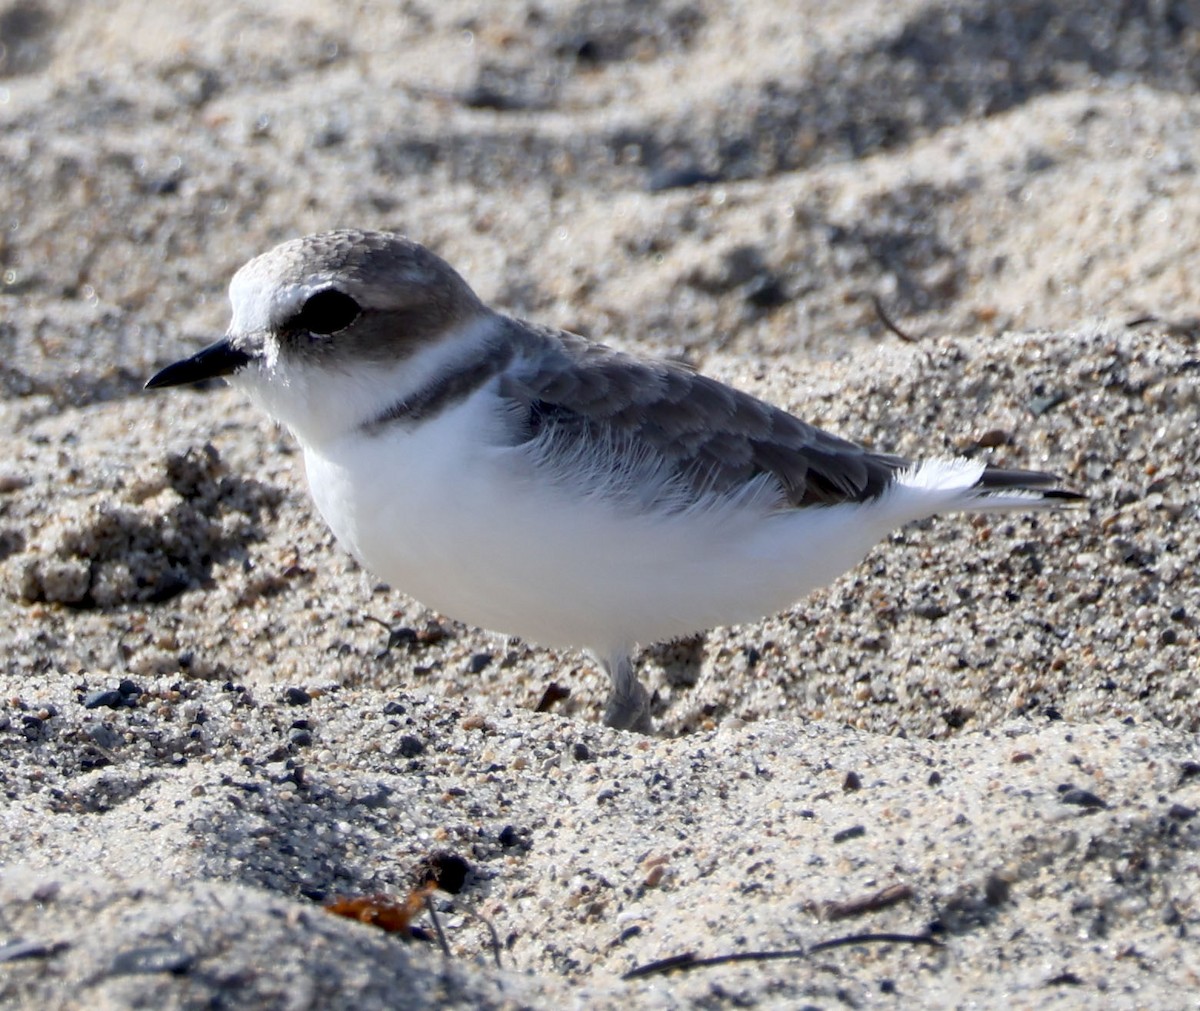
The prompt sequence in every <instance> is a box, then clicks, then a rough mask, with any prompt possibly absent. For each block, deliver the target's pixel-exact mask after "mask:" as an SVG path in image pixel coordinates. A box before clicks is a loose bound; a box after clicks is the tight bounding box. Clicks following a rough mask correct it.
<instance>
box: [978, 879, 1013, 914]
mask: <svg viewBox="0 0 1200 1011" xmlns="http://www.w3.org/2000/svg"><path fill="white" fill-rule="evenodd" d="M1011 891H1012V885H1011V884H1010V883H1009V882H1008V881H1006V880H1005V879H1004V878H1002V877H1000V875H998V874H989V875H988V877H987V881H985V882H984V883H983V897H984V899H985V900H986V901H987V904H988V905H989V906H1002V905H1004V903H1006V902H1007V901H1008V896H1009V894H1010V893H1011Z"/></svg>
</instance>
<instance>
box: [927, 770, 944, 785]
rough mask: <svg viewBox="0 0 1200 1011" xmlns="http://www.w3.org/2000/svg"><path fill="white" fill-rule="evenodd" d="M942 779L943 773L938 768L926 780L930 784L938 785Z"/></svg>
mask: <svg viewBox="0 0 1200 1011" xmlns="http://www.w3.org/2000/svg"><path fill="white" fill-rule="evenodd" d="M941 781H942V774H941V773H940V772H938V771H937V770H936V769H935V770H934V771H933V772H931V773H930V774H929V778H928V779H927V780H925V782H926V783H927V784H928V785H930V786H937V785H938V783H940V782H941Z"/></svg>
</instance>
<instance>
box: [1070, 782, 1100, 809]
mask: <svg viewBox="0 0 1200 1011" xmlns="http://www.w3.org/2000/svg"><path fill="white" fill-rule="evenodd" d="M1058 799H1059V800H1061V801H1062V802H1063V803H1064V804H1074V805H1075V806H1076V807H1086V808H1089V809H1091V810H1098V809H1099V808H1102V807H1108V805H1107V804H1106V803H1104V801H1102V800H1101V799H1100V798H1099V797H1097V796H1096V795H1095V794H1094V793H1092V792H1091V791H1090V790H1081V789H1079V787H1076V786H1071V785H1069V784H1063V785H1062V786H1060V787H1059V788H1058Z"/></svg>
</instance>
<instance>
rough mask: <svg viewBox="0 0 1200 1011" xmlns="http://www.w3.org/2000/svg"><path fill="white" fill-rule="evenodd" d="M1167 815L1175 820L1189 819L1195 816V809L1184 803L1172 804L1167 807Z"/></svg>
mask: <svg viewBox="0 0 1200 1011" xmlns="http://www.w3.org/2000/svg"><path fill="white" fill-rule="evenodd" d="M1167 817H1168V818H1173V819H1174V820H1175V821H1191V820H1192V819H1193V818H1195V817H1196V809H1195V808H1194V807H1188V806H1187V805H1186V804H1172V805H1171V806H1170V807H1169V808H1168V809H1167Z"/></svg>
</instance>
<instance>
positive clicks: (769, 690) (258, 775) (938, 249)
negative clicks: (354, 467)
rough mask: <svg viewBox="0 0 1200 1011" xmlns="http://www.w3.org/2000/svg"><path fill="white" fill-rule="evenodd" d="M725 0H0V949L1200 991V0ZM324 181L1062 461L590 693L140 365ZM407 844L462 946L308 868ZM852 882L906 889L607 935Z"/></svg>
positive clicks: (614, 315) (1152, 1001) (159, 998)
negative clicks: (494, 632)
mask: <svg viewBox="0 0 1200 1011" xmlns="http://www.w3.org/2000/svg"><path fill="white" fill-rule="evenodd" d="M731 6H735V5H725V4H717V3H707V2H699V3H683V2H677V3H676V2H653V3H647V4H632V3H629V4H623V3H618V2H604V0H594V2H591V3H573V4H572V3H549V2H542V3H538V4H532V3H525V2H515V3H510V4H503V5H501V4H496V5H491V6H489V7H483V6H482V5H471V4H467V3H458V2H447V3H437V4H435V3H424V2H421V0H416V2H408V3H405V4H400V5H391V4H387V5H375V4H368V3H360V4H358V5H354V6H352V7H347V6H346V5H333V4H328V5H325V4H316V3H308V4H303V3H282V2H276V3H261V4H255V5H249V4H245V5H239V4H229V5H222V6H221V7H220V9H219V10H218V11H217V12H215V13H214V11H213V10H212V9H211V8H210V7H209V6H208V5H200V4H196V5H191V6H189V5H160V4H149V3H137V2H132V0H129V2H118V0H113V2H107V3H105V2H95V3H91V4H87V5H78V4H71V3H68V2H66V0H9V2H6V3H5V4H3V5H0V124H2V128H0V172H2V174H3V179H4V186H3V191H2V192H3V200H2V201H0V396H2V398H3V399H2V400H0V417H2V419H3V430H4V431H5V432H8V433H11V434H10V435H9V437H8V438H7V439H6V440H5V441H4V445H5V446H6V447H8V448H7V449H6V450H4V451H3V452H2V453H0V644H2V645H3V649H2V652H0V786H2V787H3V795H4V801H3V806H2V807H0V818H2V819H3V824H2V826H0V1003H4V1004H5V1005H6V1006H10V1005H11V1006H16V1007H29V1008H34V1007H37V1008H45V1007H71V1008H83V1007H89V1008H91V1007H137V1006H141V1007H166V1008H191V1007H201V1006H213V1005H222V1006H234V1007H243V1006H244V1007H270V1008H308V1007H312V1008H318V1007H320V1008H327V1007H347V1008H349V1007H354V1008H371V1007H380V1008H382V1007H392V1006H397V1003H398V1002H402V1003H404V1004H405V1005H406V1006H411V1007H464V1008H467V1007H496V1008H499V1007H524V1006H531V1007H541V1006H548V1005H551V1004H554V1005H561V1006H586V1007H607V1006H612V1007H616V1006H629V1005H630V1004H633V1005H636V1006H651V1007H722V1006H731V1005H733V1004H737V1005H738V1006H751V1007H796V1006H804V1005H808V1006H816V1007H836V1006H841V1005H846V1006H854V1007H863V1006H897V1007H912V1006H916V1005H925V1006H937V1007H959V1006H967V1005H973V1006H980V1005H982V1006H996V1005H997V1004H999V1003H1001V1002H1003V1003H1004V1004H1006V1005H1009V1006H1012V1007H1047V1006H1063V1007H1068V1006H1069V1007H1076V1006H1097V1007H1098V1006H1104V1007H1183V1006H1197V999H1196V997H1195V994H1196V993H1197V991H1198V988H1200V944H1198V943H1197V941H1196V940H1195V935H1196V933H1197V931H1198V930H1200V901H1198V900H1197V895H1200V819H1198V818H1197V817H1196V815H1197V811H1198V809H1200V746H1198V745H1197V741H1196V733H1197V730H1198V728H1200V703H1198V700H1197V673H1198V670H1197V669H1198V666H1200V661H1198V659H1197V657H1198V655H1200V651H1198V649H1197V620H1198V619H1200V589H1198V588H1197V580H1196V565H1197V559H1200V522H1198V519H1200V515H1198V514H1200V509H1198V507H1197V504H1196V499H1195V495H1194V491H1193V490H1194V489H1195V488H1196V487H1197V486H1198V485H1200V473H1198V471H1200V382H1198V370H1200V353H1198V351H1197V346H1196V345H1197V338H1198V336H1200V322H1198V321H1197V317H1196V313H1197V305H1198V304H1200V292H1198V290H1197V277H1198V276H1200V275H1198V272H1197V266H1196V265H1197V264H1198V263H1200V181H1198V176H1197V163H1196V160H1197V148H1196V141H1195V138H1196V136H1197V135H1198V127H1200V95H1198V91H1200V17H1198V15H1197V14H1196V12H1195V11H1194V10H1193V9H1192V8H1191V7H1189V6H1187V5H1173V6H1172V5H1150V6H1149V7H1148V8H1137V9H1136V10H1135V9H1133V8H1129V7H1128V5H1124V4H1119V3H1115V2H1112V3H1085V2H1082V0H1080V2H1064V3H1058V4H1053V5H1051V4H1045V3H1032V2H1030V3H1025V2H1018V3H1012V2H1008V0H1003V2H1002V0H990V2H980V3H966V2H962V3H954V2H950V3H940V4H934V3H927V2H917V0H910V2H903V3H895V2H890V3H882V2H880V3H873V2H868V0H860V2H854V3H845V4H839V5H827V4H817V3H812V4H808V3H797V2H796V0H763V2H756V3H753V4H745V5H737V6H738V7H739V8H740V9H739V11H738V13H730V11H729V10H728V9H727V8H729V7H731ZM481 10H483V11H485V13H481V12H480V11H481ZM349 225H354V226H362V227H375V228H389V229H394V230H398V231H404V232H407V233H409V234H411V235H412V236H414V237H416V238H418V239H420V240H421V241H423V242H425V243H426V244H428V245H430V246H432V247H433V248H435V249H436V250H437V251H438V252H440V253H441V254H442V255H444V256H445V257H446V258H447V259H449V260H450V261H451V262H452V263H453V264H455V265H456V266H457V267H458V268H459V269H460V270H461V271H462V273H463V274H464V275H465V276H466V277H467V278H468V279H469V280H470V281H471V283H472V284H473V285H474V286H475V287H476V289H477V290H478V291H479V292H480V294H481V295H482V296H483V297H485V298H486V299H487V300H489V301H490V302H492V303H493V304H495V305H497V306H499V307H501V308H504V309H505V310H507V311H510V312H512V313H514V314H517V315H523V316H528V317H531V318H534V319H537V320H539V321H542V322H548V323H553V324H556V325H560V326H564V327H568V328H570V329H573V330H576V331H578V332H582V333H585V334H588V335H590V336H593V337H597V338H603V339H605V340H607V341H609V342H611V343H615V344H618V345H622V346H626V347H636V348H640V349H649V350H652V351H656V352H660V353H664V354H671V355H676V356H681V357H685V358H686V359H688V360H689V361H691V362H693V363H694V364H695V365H697V366H698V367H700V368H702V369H704V370H706V371H709V372H711V373H712V374H715V375H717V376H719V377H721V378H723V379H726V380H728V381H730V382H733V383H735V384H737V385H739V386H742V387H743V388H746V389H750V390H752V391H754V392H756V393H758V394H760V395H762V396H764V397H767V398H768V399H771V400H773V401H775V402H777V403H780V404H783V405H785V406H787V407H789V408H791V409H794V410H796V411H797V412H799V413H801V414H802V415H803V416H805V417H807V418H809V419H811V420H813V421H816V422H818V423H820V424H822V425H823V426H825V427H828V428H830V429H832V430H834V431H836V432H838V433H839V434H842V435H845V436H848V437H851V438H855V439H858V440H861V441H864V442H867V443H869V444H872V445H874V446H876V447H878V448H880V449H887V450H895V451H899V452H904V453H908V454H920V453H941V452H945V451H954V452H959V453H966V454H968V455H979V456H986V457H988V458H990V459H995V460H998V461H1002V462H1004V463H1007V464H1011V465H1016V466H1032V467H1039V468H1047V469H1053V470H1055V471H1056V472H1059V473H1061V474H1062V475H1063V476H1064V479H1065V480H1066V481H1067V482H1068V483H1069V484H1071V485H1072V486H1074V487H1077V488H1079V489H1081V490H1084V491H1086V492H1087V493H1088V495H1089V500H1088V502H1087V504H1086V506H1084V507H1082V508H1078V509H1074V510H1070V511H1064V512H1061V513H1056V514H1041V515H1039V516H1037V517H1030V516H1007V517H984V518H974V519H970V520H964V519H962V518H954V517H951V518H946V519H941V520H938V521H935V522H931V523H927V524H923V525H920V526H919V527H914V528H910V529H906V530H904V531H902V532H899V533H897V534H896V535H894V536H893V537H891V538H889V539H888V541H886V542H885V543H883V544H881V545H880V546H879V547H878V548H877V549H876V550H875V551H873V552H872V554H871V555H870V557H869V558H868V559H867V561H866V562H865V563H864V564H863V565H862V566H861V567H860V568H859V569H857V570H855V571H854V572H851V573H849V574H847V575H846V576H845V577H843V578H842V579H841V580H839V581H838V582H837V583H836V584H834V585H833V586H832V587H830V588H829V589H827V590H825V591H822V592H819V593H817V594H815V595H813V596H812V597H810V598H809V599H807V600H804V601H801V602H799V603H798V604H797V605H796V607H795V608H794V609H793V610H791V611H789V612H788V613H786V614H783V615H779V616H775V617H772V618H768V619H766V620H764V621H763V622H762V623H760V624H758V625H754V626H746V627H739V628H733V629H720V630H715V631H713V632H711V633H709V634H708V635H707V636H705V637H703V638H701V639H698V640H696V641H694V642H688V643H683V644H676V645H674V646H670V647H665V648H658V649H655V650H651V651H650V652H649V653H648V655H647V656H646V658H645V661H644V664H643V670H644V676H645V677H646V679H647V680H648V682H649V684H650V685H651V687H652V688H653V690H654V691H655V706H654V716H655V720H656V724H657V726H658V729H659V736H657V737H654V738H643V737H637V736H633V735H625V734H620V733H615V732H612V731H608V730H606V729H604V728H602V727H600V726H598V725H597V724H596V723H595V720H596V718H597V714H598V711H599V708H600V706H601V704H602V702H603V697H604V692H605V685H604V684H603V683H602V680H601V678H600V676H599V675H598V674H597V672H596V671H594V670H593V669H591V667H590V666H589V665H588V664H587V663H586V662H585V661H584V660H583V659H582V658H580V657H579V656H575V655H569V654H563V655H556V654H551V653H549V652H546V651H544V650H540V649H538V648H537V647H536V645H533V644H525V643H521V642H517V641H515V640H510V641H504V640H502V639H497V638H495V637H490V636H486V635H484V634H482V633H479V632H477V631H474V630H471V629H468V628H464V627H462V626H459V625H457V624H455V623H454V622H453V621H451V620H450V619H449V618H448V617H446V616H442V615H436V614H433V613H431V612H429V611H427V610H426V609H424V608H422V607H421V606H420V605H419V604H418V603H416V602H413V601H411V600H408V599H406V598H405V597H403V596H402V595H401V594H399V593H398V592H396V591H394V590H391V589H389V588H387V587H385V586H382V585H380V584H379V583H378V582H377V581H376V580H374V579H372V578H371V577H370V575H369V574H367V573H364V572H362V571H361V570H359V569H358V568H357V567H356V566H355V565H354V564H353V563H352V562H351V561H350V560H349V559H348V558H347V557H346V556H344V555H343V554H342V553H341V552H340V551H339V550H338V548H337V547H336V545H335V544H334V543H333V542H332V539H331V537H330V535H329V534H328V533H327V532H326V531H325V530H324V528H323V527H322V525H321V524H320V522H319V521H318V520H317V519H316V517H315V516H314V515H313V512H312V509H311V506H310V504H309V503H308V501H307V498H306V494H305V491H304V482H303V473H302V467H301V462H300V459H299V457H298V454H297V453H296V451H295V448H294V446H293V445H292V444H291V443H290V441H289V439H288V437H287V436H286V434H285V433H282V432H279V431H276V430H273V429H272V428H271V426H270V425H269V424H268V423H267V422H266V421H265V420H264V419H263V418H261V417H260V416H259V415H257V414H256V413H255V412H253V411H252V410H251V409H250V408H249V407H248V406H247V405H246V404H244V403H243V402H242V401H241V400H240V399H239V398H238V397H237V396H236V395H235V394H233V393H231V392H230V391H228V390H225V389H223V388H217V387H214V388H211V389H206V390H194V391H193V390H188V391H175V392H172V393H170V394H167V395H154V396H152V395H149V394H143V393H142V392H141V391H140V386H141V382H142V381H143V380H144V378H145V377H146V376H147V375H148V374H149V373H150V372H151V371H152V370H153V369H154V368H155V367H157V366H160V365H162V364H165V363H167V362H169V361H172V360H174V359H175V358H177V357H179V356H181V355H182V354H184V353H186V352H188V351H190V350H192V349H194V348H196V347H198V346H200V345H201V344H202V343H205V342H207V341H208V340H210V339H212V338H213V337H214V336H215V335H217V334H219V333H220V332H221V331H222V329H223V328H224V326H225V322H226V313H227V307H226V301H225V294H224V289H225V285H226V284H227V282H228V279H229V276H230V274H231V273H232V272H233V270H234V269H236V267H237V266H239V265H240V264H241V263H242V262H244V261H245V260H246V259H247V258H249V257H250V256H252V255H254V254H256V253H258V252H260V251H262V250H264V249H266V248H267V247H269V246H270V245H272V244H273V243H274V242H276V241H279V240H281V239H284V238H288V237H291V236H294V235H298V234H302V233H305V232H309V231H315V230H320V229H325V228H332V227H340V226H349ZM876 299H878V300H879V301H880V303H881V304H882V305H883V306H884V307H885V308H886V311H887V312H888V313H889V314H890V315H891V316H892V317H893V318H894V319H895V320H896V322H897V323H898V324H899V325H900V327H901V328H902V330H903V331H904V333H905V334H907V335H908V337H909V338H911V339H910V340H902V339H901V338H899V337H897V336H896V335H894V334H893V333H891V332H890V331H889V330H888V329H887V328H886V327H885V325H884V324H883V322H882V321H881V319H880V316H879V313H878V312H877V311H876V308H875V300H876ZM417 533H419V532H417ZM552 684H554V685H558V686H561V687H562V688H566V689H569V691H570V694H569V696H568V697H567V698H565V699H562V700H560V701H559V702H557V703H556V704H555V705H554V706H553V707H552V708H551V711H550V712H548V713H537V712H535V711H534V710H535V708H536V707H537V705H538V702H539V700H540V699H542V697H543V695H544V694H545V692H546V690H547V688H548V687H549V686H551V685H552ZM434 865H436V866H438V867H443V868H452V869H455V868H457V869H463V868H465V870H466V875H465V879H464V880H463V881H462V882H461V885H460V886H458V887H457V890H456V893H455V894H449V893H447V892H445V891H443V892H441V893H439V894H438V897H437V898H436V900H435V904H436V906H437V908H438V909H440V911H441V914H440V922H441V923H442V925H443V927H444V928H445V930H446V935H447V942H448V945H449V948H450V952H451V954H450V956H449V957H445V956H443V955H442V954H441V953H439V951H438V948H437V946H436V944H433V943H430V942H427V941H422V940H414V941H412V942H411V943H407V944H406V943H404V942H403V941H402V940H401V939H400V938H399V937H398V936H397V935H394V934H388V933H385V932H383V931H381V930H378V929H376V928H373V927H368V926H361V925H357V924H354V923H352V922H350V921H348V920H343V919H339V918H335V917H332V916H330V915H328V914H326V913H325V912H324V911H323V910H322V909H321V903H322V902H324V901H328V900H329V899H332V898H334V897H336V896H345V895H351V896H353V895H366V894H372V893H376V892H386V893H389V894H393V895H395V896H399V897H403V896H404V895H406V894H407V893H408V891H409V890H410V889H411V888H412V887H413V886H414V884H415V883H419V882H420V881H421V880H423V879H424V877H425V876H426V875H427V874H428V868H429V867H430V866H434ZM446 873H447V874H448V875H449V877H448V878H447V879H446V881H444V884H448V885H456V886H457V885H458V882H454V881H452V880H451V879H452V878H453V877H454V874H453V872H452V870H451V871H446ZM459 876H461V875H459ZM481 918H482V919H481ZM484 920H486V921H487V922H488V923H490V924H491V925H492V927H494V929H495V931H496V935H497V937H498V939H499V950H498V952H497V951H494V950H493V945H492V943H491V942H490V940H489V936H490V935H489V933H488V930H487V928H486V927H485V926H484V922H483V921H484ZM418 923H419V924H420V925H421V926H423V927H424V928H426V929H429V928H430V921H429V919H428V917H427V916H426V915H422V916H421V917H420V918H419V920H418ZM864 933H892V934H902V935H905V936H908V937H910V938H915V939H918V942H914V941H894V942H892V943H880V942H875V941H861V942H859V943H856V944H849V945H846V946H843V947H837V948H831V949H827V950H822V951H819V952H814V953H811V954H810V955H809V956H808V957H806V958H801V959H795V960H791V961H774V962H769V963H735V964H727V965H723V966H715V967H710V968H695V969H693V970H692V971H688V972H680V973H675V974H673V975H660V976H654V977H649V978H646V979H644V980H639V981H629V982H623V981H622V980H621V976H622V974H624V973H625V972H627V971H628V970H630V969H632V968H633V967H634V966H636V965H639V964H644V963H647V962H652V961H654V960H656V959H660V958H665V957H669V956H672V955H679V954H682V953H685V952H695V953H696V954H697V956H699V957H707V956H713V955H720V954H731V953H739V952H750V951H759V950H781V949H797V948H803V947H808V946H811V945H814V944H818V943H820V942H822V941H827V940H832V939H837V938H841V937H848V936H852V935H858V934H864ZM497 954H498V956H499V959H500V962H501V965H502V968H500V969H496V968H495V967H494V961H495V958H496V955H497ZM398 995H402V998H403V1000H402V1001H401V997H399V996H398Z"/></svg>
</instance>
